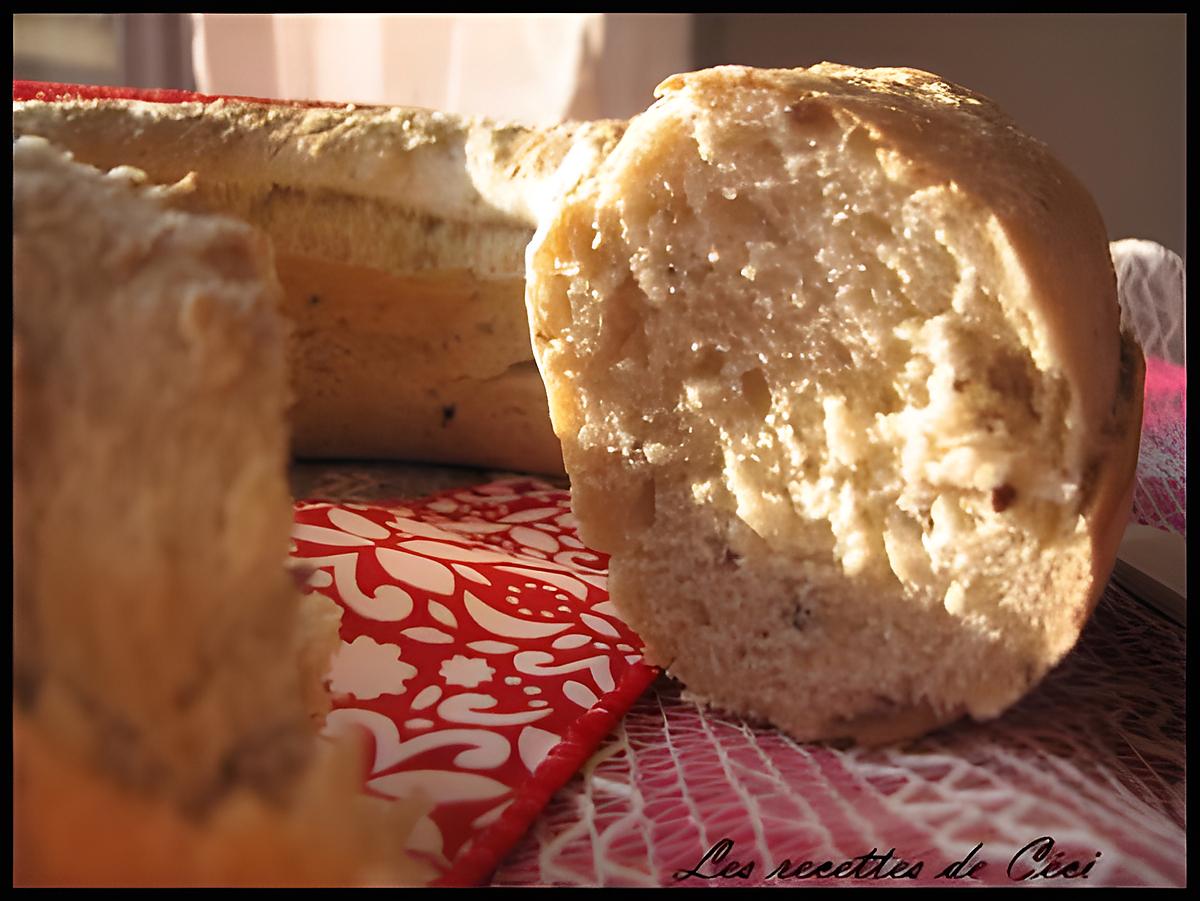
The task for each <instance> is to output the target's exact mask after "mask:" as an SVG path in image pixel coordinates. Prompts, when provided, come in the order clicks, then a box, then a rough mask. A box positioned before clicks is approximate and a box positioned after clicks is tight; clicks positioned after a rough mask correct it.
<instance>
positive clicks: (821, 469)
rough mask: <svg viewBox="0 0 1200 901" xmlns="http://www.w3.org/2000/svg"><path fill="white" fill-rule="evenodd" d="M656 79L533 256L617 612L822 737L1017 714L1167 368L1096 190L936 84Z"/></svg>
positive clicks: (714, 685) (748, 697)
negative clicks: (1145, 352)
mask: <svg viewBox="0 0 1200 901" xmlns="http://www.w3.org/2000/svg"><path fill="white" fill-rule="evenodd" d="M659 96H660V99H659V100H658V101H657V102H656V103H655V104H654V105H653V106H652V107H651V108H650V109H649V110H648V111H647V112H646V113H644V114H643V115H641V116H639V117H637V118H636V119H634V120H633V121H632V122H631V124H630V125H629V127H628V129H627V130H626V132H625V134H624V137H623V138H622V139H621V141H620V143H619V144H618V145H617V147H616V148H615V150H614V151H613V152H612V153H611V154H610V155H609V156H608V157H607V159H606V160H605V161H604V162H603V163H602V164H601V165H600V166H599V167H598V169H597V170H596V171H595V172H594V173H593V174H591V175H590V176H589V177H587V178H586V179H584V180H583V181H582V182H580V183H579V184H578V185H577V187H576V188H575V189H574V190H573V191H572V192H571V193H570V194H569V196H567V197H566V198H565V199H564V201H563V202H562V203H561V205H560V206H559V208H558V209H557V210H555V211H554V213H553V215H551V216H549V217H547V219H546V220H545V222H544V223H543V224H542V226H541V227H540V228H539V230H538V233H537V235H536V236H535V238H534V241H533V244H532V245H531V246H530V248H529V251H528V257H527V259H528V274H527V303H528V306H529V313H530V319H531V330H532V335H533V343H534V350H535V354H536V356H537V360H538V364H539V366H540V367H541V371H542V373H543V376H544V378H545V380H546V384H547V389H548V393H549V399H550V411H551V416H552V419H553V423H554V428H555V431H556V432H557V434H558V436H559V438H560V439H561V440H562V442H563V451H564V459H565V462H566V466H567V471H568V473H569V475H570V476H571V483H572V495H573V504H574V509H575V513H576V515H577V516H578V517H579V520H580V530H581V536H582V537H583V539H584V540H585V541H586V542H588V543H589V545H590V546H592V547H596V548H598V549H600V550H603V551H606V552H609V553H610V554H612V560H611V564H610V566H611V573H610V589H611V593H612V599H613V601H614V603H615V604H616V605H617V607H618V609H619V610H620V612H621V613H622V614H623V615H624V617H625V618H626V620H627V621H628V622H629V623H630V625H632V626H633V627H634V628H635V629H636V630H637V631H638V632H639V633H640V634H641V636H642V637H643V638H644V639H645V641H646V642H647V646H648V656H649V658H650V659H652V660H653V661H654V662H657V663H659V664H662V665H664V666H666V667H667V668H668V669H669V670H670V671H671V672H672V673H674V674H675V675H677V676H678V677H679V678H680V679H681V680H682V681H683V682H684V683H685V685H686V686H687V687H688V689H689V690H690V691H691V693H693V694H694V695H695V696H696V697H698V698H700V699H702V700H706V701H708V702H711V703H712V704H714V705H717V706H719V707H721V708H725V709H728V710H731V711H735V712H737V713H741V714H745V715H748V716H751V717H755V718H761V719H763V720H767V721H770V722H772V723H774V724H776V725H778V726H781V727H783V728H784V729H785V730H787V731H788V732H790V733H791V734H792V735H793V736H795V737H797V738H800V739H831V740H832V739H841V738H852V739H857V740H860V741H863V742H873V741H883V740H889V739H895V738H900V737H905V736H911V735H915V734H919V733H921V732H924V731H926V730H928V729H930V728H933V727H935V726H937V725H938V724H942V723H946V722H949V721H951V720H954V719H956V718H958V717H961V716H963V715H970V716H972V717H975V718H977V719H987V718H991V717H995V716H997V715H998V714H1000V713H1001V712H1002V711H1003V710H1004V709H1005V708H1007V707H1008V706H1009V705H1011V704H1013V703H1014V702H1015V701H1016V700H1017V699H1019V698H1020V697H1021V696H1022V695H1023V694H1024V693H1026V692H1027V691H1028V690H1029V689H1030V688H1031V687H1032V686H1034V685H1035V684H1037V682H1038V681H1039V680H1040V679H1041V678H1042V677H1043V676H1044V675H1045V674H1046V672H1047V671H1048V670H1049V669H1050V668H1051V667H1052V666H1053V665H1054V664H1055V663H1056V662H1058V661H1059V660H1060V659H1061V658H1062V657H1063V655H1064V654H1065V653H1066V652H1067V651H1068V650H1069V649H1070V648H1071V646H1072V645H1073V644H1074V643H1075V641H1076V639H1077V637H1078V635H1079V633H1080V629H1081V628H1082V626H1083V624H1084V622H1085V621H1086V619H1087V617H1088V614H1089V612H1090V610H1091V609H1092V607H1093V605H1094V604H1095V602H1096V600H1097V598H1098V596H1099V593H1100V591H1101V589H1102V587H1103V585H1104V583H1105V580H1106V579H1107V577H1108V575H1109V571H1110V569H1111V566H1112V562H1113V559H1114V554H1115V549H1116V544H1117V541H1118V539H1119V536H1120V533H1121V530H1122V528H1123V527H1124V525H1125V521H1126V518H1127V516H1128V510H1129V503H1130V491H1131V487H1132V478H1133V472H1134V466H1135V459H1136V453H1137V443H1138V430H1139V422H1140V413H1141V385H1142V358H1141V352H1140V350H1139V349H1138V347H1137V346H1136V345H1135V344H1134V342H1133V341H1132V339H1130V338H1129V337H1126V336H1123V335H1122V334H1121V332H1120V328H1119V322H1118V317H1119V312H1118V306H1117V300H1116V293H1115V281H1114V275H1113V269H1112V264H1111V261H1110V258H1109V254H1108V246H1107V243H1106V235H1105V229H1104V225H1103V222H1102V221H1101V218H1100V216H1099V214H1098V212H1097V211H1096V208H1095V205H1094V203H1093V202H1092V200H1091V199H1090V198H1089V196H1088V195H1087V193H1086V191H1085V190H1084V189H1083V188H1082V187H1081V186H1080V185H1079V183H1078V182H1077V181H1076V180H1075V179H1074V178H1073V177H1072V176H1071V175H1070V174H1069V173H1068V172H1067V171H1066V170H1065V169H1064V168H1063V167H1062V166H1061V165H1060V164H1059V163H1057V162H1056V161H1055V160H1054V159H1052V157H1051V156H1050V154H1049V153H1048V152H1047V150H1046V148H1045V147H1044V146H1043V145H1041V144H1040V143H1038V142H1036V141H1034V140H1033V139H1031V138H1029V137H1027V136H1025V135H1024V134H1022V133H1021V132H1020V131H1019V130H1018V129H1017V127H1016V126H1015V125H1014V124H1013V123H1012V122H1011V121H1010V120H1009V119H1007V118H1006V117H1005V116H1004V115H1003V114H1002V113H1001V112H1000V111H998V110H997V109H996V107H995V105H994V104H993V103H991V102H990V101H989V100H987V99H986V98H983V97H980V96H978V95H975V94H973V93H971V92H969V91H967V90H965V89H962V88H959V87H957V86H954V85H950V84H947V83H945V82H944V81H942V80H941V79H939V78H938V77H936V76H934V75H930V74H928V73H925V72H918V71H915V70H911V69H875V70H860V69H853V68H849V67H844V66H837V65H833V64H822V65H819V66H815V67H813V68H811V69H808V70H773V71H765V70H752V69H746V68H741V67H723V68H718V69H712V70H707V71H704V72H698V73H694V74H690V75H682V76H676V77H674V78H671V79H669V80H667V81H666V82H664V84H663V85H661V86H660V88H659Z"/></svg>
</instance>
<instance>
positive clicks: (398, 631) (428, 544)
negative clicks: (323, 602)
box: [292, 479, 657, 885]
mask: <svg viewBox="0 0 1200 901" xmlns="http://www.w3.org/2000/svg"><path fill="white" fill-rule="evenodd" d="M292 535H293V538H294V550H293V557H294V558H295V559H297V560H298V561H300V562H302V564H303V565H304V566H305V567H307V568H309V569H310V570H311V572H310V575H309V576H308V579H307V583H308V585H309V586H310V588H311V590H314V591H319V592H322V593H323V594H326V595H327V596H329V597H330V598H332V599H333V600H335V601H336V602H337V603H338V604H340V605H341V606H342V608H343V616H342V626H341V638H342V644H341V646H340V648H339V650H338V651H337V653H336V655H335V656H334V659H333V664H332V668H331V671H330V676H329V679H330V690H331V692H332V694H333V696H334V705H333V706H334V709H333V711H332V712H331V714H330V715H329V719H328V723H327V726H326V729H327V731H328V732H330V733H333V734H336V733H340V732H342V731H344V730H349V729H365V730H366V731H367V732H368V733H369V734H370V735H371V737H372V738H373V748H374V750H373V761H372V763H371V767H370V772H369V775H368V777H367V781H366V788H367V790H368V791H370V792H371V793H373V794H377V795H380V796H383V797H389V796H390V797H403V796H405V795H408V794H410V793H412V792H413V791H414V790H419V791H421V792H423V793H424V794H425V795H426V796H427V797H429V798H430V799H431V800H432V801H433V803H434V808H433V810H432V812H431V813H430V815H429V816H428V817H426V818H425V819H424V820H422V822H421V824H420V826H419V827H418V830H417V835H416V837H415V839H414V844H415V846H416V848H417V850H418V851H419V852H420V853H422V854H423V855H424V856H425V857H427V858H428V859H429V860H430V862H432V863H433V865H434V866H435V867H437V869H438V870H439V871H440V872H441V873H442V876H441V879H440V880H439V881H440V882H441V883H443V884H459V885H461V884H473V883H477V882H479V881H481V880H483V879H485V878H486V877H487V876H488V875H489V874H490V873H491V871H492V870H493V869H494V868H495V866H496V864H497V862H498V861H499V859H500V857H501V856H502V855H503V854H504V853H505V852H507V851H508V850H509V848H510V847H511V846H512V845H513V844H515V843H516V841H517V840H518V839H519V838H520V837H521V835H522V834H523V833H524V832H525V830H526V829H527V827H528V826H529V824H530V823H531V821H532V820H533V818H534V817H535V816H536V815H537V814H538V813H539V812H540V811H541V809H542V807H543V806H544V805H545V803H546V801H547V800H548V799H549V797H550V795H551V794H552V793H553V792H554V791H555V790H556V789H557V788H558V787H559V786H561V785H562V784H563V783H564V782H565V781H566V780H567V779H569V778H570V777H571V776H572V775H573V774H574V773H575V772H576V771H577V770H578V769H579V768H580V767H582V766H583V764H584V762H585V760H586V759H587V757H588V756H589V755H590V754H591V753H592V751H593V750H594V749H595V746H596V745H597V744H598V743H599V742H600V741H601V740H602V739H603V738H604V737H605V736H606V734H607V733H608V732H609V731H610V730H611V728H612V727H613V725H614V724H615V722H616V721H617V719H618V718H619V717H620V716H621V715H622V714H624V713H625V711H626V710H627V709H628V708H629V706H630V705H632V704H633V702H634V701H635V700H637V698H638V696H639V695H641V694H642V692H643V691H644V690H645V688H646V687H647V686H648V685H649V683H650V682H651V681H652V680H653V678H654V677H655V675H656V674H657V671H656V670H655V669H654V668H652V667H650V666H647V665H646V664H645V663H643V662H642V658H641V644H640V642H639V641H638V639H637V637H636V636H635V635H634V634H633V633H632V632H631V631H630V630H629V629H628V628H627V627H626V626H625V625H624V624H623V623H622V622H621V621H620V620H619V619H618V618H617V617H616V615H615V612H614V610H613V607H612V604H611V602H610V601H609V600H608V593H607V591H606V587H605V586H606V577H605V569H606V566H607V562H608V560H607V557H605V556H604V555H602V554H597V553H594V552H592V551H590V550H588V549H586V548H585V547H584V546H583V545H582V543H581V542H580V541H579V539H578V538H577V537H576V536H575V520H574V517H573V516H572V515H571V512H570V496H569V494H568V493H567V492H565V491H562V490H559V489H556V488H553V487H552V486H550V485H547V484H545V483H543V482H539V481H537V480H532V479H518V480H509V481H500V482H492V483H490V484H487V485H482V486H479V487H476V488H471V489H462V490H455V491H449V492H444V493H441V494H438V495H435V496H433V497H431V498H428V499H426V500H422V501H419V502H416V503H412V502H408V503H404V504H403V505H379V504H375V505H365V504H353V503H330V502H324V501H305V502H300V503H298V504H297V505H296V514H295V525H294V527H293V531H292Z"/></svg>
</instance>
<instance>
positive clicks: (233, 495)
mask: <svg viewBox="0 0 1200 901" xmlns="http://www.w3.org/2000/svg"><path fill="white" fill-rule="evenodd" d="M140 181H141V178H140V177H139V176H138V174H137V173H136V172H133V171H131V170H128V169H126V170H121V171H117V172H114V173H111V174H108V175H105V174H103V173H101V172H99V171H97V170H95V169H92V168H90V167H87V166H83V165H81V164H78V163H75V162H73V161H71V160H70V158H69V157H68V156H66V155H64V154H62V153H60V152H59V151H57V150H56V149H55V148H54V147H53V146H52V145H50V144H49V143H47V142H46V141H44V140H41V139H39V138H32V137H24V138H20V139H18V140H16V141H14V144H13V344H14V357H13V358H14V365H13V401H14V444H13V451H14V461H13V488H14V533H15V534H14V555H13V556H14V567H15V574H14V595H15V599H14V612H13V625H14V642H13V656H14V660H13V676H14V696H13V706H14V711H13V714H14V728H15V732H16V741H15V742H14V754H15V761H14V778H13V788H14V795H15V796H16V800H15V803H14V854H15V864H14V881H16V882H20V883H49V884H97V883H104V884H145V883H149V884H155V883H168V884H175V883H183V884H223V883H226V882H233V883H237V882H242V881H253V882H266V883H271V882H285V883H289V884H291V883H294V882H296V881H300V882H306V881H315V882H323V881H331V882H336V883H340V882H348V883H349V882H355V881H358V880H359V879H360V878H369V877H365V876H364V875H363V874H365V873H368V872H369V873H370V874H371V876H372V877H379V878H390V879H393V880H397V881H405V880H408V879H412V878H418V874H420V873H421V870H420V868H418V867H416V866H415V865H414V864H413V863H412V861H411V860H409V859H408V858H407V857H405V855H404V854H403V844H404V840H405V836H406V834H407V831H408V829H409V827H410V825H411V821H412V820H413V819H414V818H415V817H414V815H413V813H412V811H411V810H409V809H406V808H405V807H404V806H403V805H396V806H395V807H394V808H393V809H391V810H383V811H378V810H376V811H374V812H364V810H365V808H364V805H366V804H368V802H369V799H366V798H363V797H361V796H360V794H359V792H360V782H359V781H358V777H359V775H360V774H359V771H358V770H359V763H360V761H359V760H358V755H357V753H356V752H355V751H354V749H353V748H351V749H345V748H342V749H338V748H334V747H332V746H331V747H328V748H326V747H323V745H324V743H323V742H320V743H319V742H318V739H317V737H316V731H317V728H318V725H319V718H320V716H321V715H322V714H323V712H324V711H323V710H321V709H320V707H321V705H322V704H327V701H326V700H323V699H322V692H321V690H320V680H321V679H322V678H323V676H324V670H325V668H326V666H327V664H328V659H329V656H330V654H331V652H332V650H333V647H334V643H335V642H336V629H337V623H338V617H337V616H336V615H331V613H330V611H329V610H328V609H327V608H325V609H322V608H320V607H319V606H318V605H316V604H313V603H311V602H305V601H304V600H303V598H302V596H301V595H300V594H299V593H298V591H297V590H296V587H295V583H294V581H293V579H292V577H291V576H290V575H289V574H288V573H287V571H286V570H285V568H284V560H285V558H286V555H287V548H288V533H289V530H290V526H291V498H290V495H289V493H288V489H287V483H286V478H285V467H286V461H287V440H288V437H287V429H286V424H285V408H286V405H287V403H288V386H287V371H286V365H285V337H286V331H285V326H284V324H283V319H282V317H281V316H280V314H279V311H278V309H277V307H278V302H279V293H280V291H279V285H278V282H277V281H276V279H275V276H274V267H273V262H272V258H271V254H270V250H269V247H268V245H267V242H266V240H265V239H264V238H263V237H261V236H260V235H257V234H256V233H255V232H253V231H252V230H251V229H250V228H249V227H248V226H246V225H243V224H240V223H237V222H235V221H233V220H231V219H225V218H223V217H218V216H208V215H195V214H190V213H185V212H181V211H178V210H174V209H171V207H170V203H169V199H170V198H169V189H165V188H145V187H140V186H139V182H140ZM314 717H315V718H316V719H314ZM260 852H261V853H260ZM381 852H382V853H381Z"/></svg>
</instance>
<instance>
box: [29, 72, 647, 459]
mask: <svg viewBox="0 0 1200 901" xmlns="http://www.w3.org/2000/svg"><path fill="white" fill-rule="evenodd" d="M19 87H20V90H17V89H16V88H14V96H20V97H21V98H22V99H14V102H13V134H14V135H37V136H40V137H44V138H46V139H48V140H50V141H52V142H54V143H55V144H57V145H58V146H61V147H63V148H65V149H67V150H69V151H70V152H71V153H72V154H73V155H74V156H75V158H76V159H77V160H79V161H80V162H83V163H87V164H89V165H92V166H97V167H99V168H101V169H112V168H115V167H119V166H132V167H135V168H137V169H138V170H140V171H142V172H144V173H145V174H146V176H147V177H148V179H149V180H150V181H151V182H153V183H155V184H160V185H166V184H176V185H177V187H176V190H175V194H174V200H173V202H174V203H175V205H176V206H177V207H181V208H186V209H191V210H203V211H209V212H219V213H225V214H229V215H232V216H235V217H237V218H238V219H241V220H242V221H244V222H248V223H250V224H251V225H254V226H255V227H257V228H259V229H261V230H262V231H263V232H265V233H266V234H267V236H268V237H269V238H270V239H271V243H272V246H273V248H274V251H275V261H276V268H277V272H278V276H279V280H280V283H281V284H282V286H283V298H284V300H283V303H284V307H283V309H284V313H285V315H286V316H287V317H288V319H289V320H290V321H291V322H292V324H293V326H294V328H293V330H292V339H291V344H290V353H289V370H290V372H291V380H292V386H293V389H294V392H295V396H296V403H295V405H294V407H293V408H292V410H291V419H292V447H293V450H294V452H295V453H296V455H297V456H300V457H322V458H330V457H332V458H348V457H349V458H368V459H372V458H373V459H405V460H417V461H424V462H443V463H461V464H470V465H476V466H486V467H499V468H507V469H516V470H523V471H532V472H546V473H559V474H561V472H562V457H561V454H560V451H559V446H558V441H557V440H556V439H555V437H554V433H553V432H552V431H551V429H550V424H549V419H548V417H547V415H546V399H545V390H544V388H543V387H542V382H541V379H540V378H539V377H538V373H537V370H536V367H535V366H534V364H533V354H532V351H531V349H530V347H529V328H528V323H527V322H526V318H525V308H524V303H523V301H522V298H523V294H524V281H523V266H524V257H523V254H524V250H525V246H526V245H527V244H528V242H529V239H530V237H532V235H533V231H534V226H535V224H536V222H537V217H538V215H539V214H540V212H541V211H542V210H543V209H544V208H545V207H546V205H547V204H548V203H550V202H551V201H552V199H553V197H554V196H556V191H557V174H558V172H559V169H560V168H561V167H562V166H563V165H564V163H565V161H566V160H567V157H568V155H569V154H571V153H572V152H574V155H575V156H574V157H573V159H576V160H577V162H576V163H573V165H586V163H585V160H592V159H594V158H596V157H599V156H602V155H603V153H604V152H606V151H607V149H608V148H610V147H611V146H612V144H613V143H614V142H615V141H616V139H617V138H618V137H619V136H620V133H621V131H622V129H623V127H624V123H620V122H583V123H578V122H577V123H566V124H563V125H559V126H555V127H552V128H544V129H536V128H529V127H525V126H521V125H508V124H503V123H494V122H491V121H488V120H485V119H481V118H477V117H466V116H456V115H451V114H447V113H441V112H436V111H431V110H423V109H411V108H404V107H356V106H346V105H342V106H333V105H327V104H316V105H313V104H295V103H283V102H270V101H261V102H259V101H253V100H249V99H228V100H226V99H222V98H213V97H202V96H200V95H178V96H175V97H174V98H172V99H173V101H174V102H155V101H152V100H138V99H130V98H127V97H111V96H108V95H109V94H111V93H112V92H111V91H108V90H106V89H100V88H91V89H89V88H82V87H80V88H70V89H68V88H67V86H60V87H61V89H57V88H55V87H54V86H44V89H38V87H37V86H36V85H31V84H23V85H20V86H19ZM81 93H82V94H83V95H84V96H80V94H81ZM89 93H95V94H97V95H98V96H95V97H92V96H87V95H88V94H89ZM135 93H136V92H135ZM158 93H161V92H147V94H148V95H149V96H157V94H158ZM40 97H45V98H46V99H39V98H40Z"/></svg>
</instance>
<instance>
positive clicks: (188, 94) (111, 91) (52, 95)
mask: <svg viewBox="0 0 1200 901" xmlns="http://www.w3.org/2000/svg"><path fill="white" fill-rule="evenodd" d="M13 100H14V101H18V100H45V101H47V102H53V101H56V100H141V101H144V102H146V103H216V102H217V101H218V100H233V101H237V102H240V103H265V104H270V105H272V106H300V107H325V108H338V107H343V106H349V105H350V104H347V103H334V102H331V101H327V100H277V99H272V98H269V97H246V96H242V95H239V94H198V93H196V92H195V91H176V90H171V89H166V88H123V87H111V86H108V85H94V84H66V83H63V82H58V81H24V80H21V79H16V78H14V79H13ZM354 106H357V107H361V108H364V109H365V108H368V107H370V106H371V104H362V103H357V104H354Z"/></svg>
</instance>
